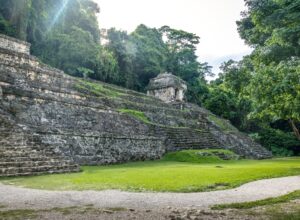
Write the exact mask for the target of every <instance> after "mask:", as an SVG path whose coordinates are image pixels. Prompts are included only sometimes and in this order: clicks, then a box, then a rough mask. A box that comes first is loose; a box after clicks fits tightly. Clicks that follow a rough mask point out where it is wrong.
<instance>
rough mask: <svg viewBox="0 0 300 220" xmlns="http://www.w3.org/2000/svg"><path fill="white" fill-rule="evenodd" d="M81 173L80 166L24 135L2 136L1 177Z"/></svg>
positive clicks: (0, 154)
mask: <svg viewBox="0 0 300 220" xmlns="http://www.w3.org/2000/svg"><path fill="white" fill-rule="evenodd" d="M76 171H79V166H78V165H77V164H75V163H74V162H73V161H72V160H70V159H67V158H65V157H64V156H62V155H61V154H60V153H58V152H55V149H54V148H53V147H50V146H45V145H44V144H43V145H40V144H39V141H38V139H37V138H36V137H35V136H34V135H31V136H28V135H26V134H24V133H13V134H11V133H1V134H0V176H4V177H8V176H27V175H39V174H46V173H65V172H76Z"/></svg>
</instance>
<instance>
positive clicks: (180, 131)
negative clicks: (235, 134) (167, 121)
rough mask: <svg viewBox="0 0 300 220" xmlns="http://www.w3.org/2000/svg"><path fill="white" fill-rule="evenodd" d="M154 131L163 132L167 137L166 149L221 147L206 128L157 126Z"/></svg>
mask: <svg viewBox="0 0 300 220" xmlns="http://www.w3.org/2000/svg"><path fill="white" fill-rule="evenodd" d="M156 133H157V134H163V135H164V136H166V137H167V139H166V143H167V149H168V151H177V150H184V149H203V148H218V147H221V145H220V144H219V143H218V142H217V141H216V140H215V139H214V138H213V137H212V135H211V134H210V133H209V131H207V130H195V129H191V128H179V127H178V128H176V127H159V128H157V129H156Z"/></svg>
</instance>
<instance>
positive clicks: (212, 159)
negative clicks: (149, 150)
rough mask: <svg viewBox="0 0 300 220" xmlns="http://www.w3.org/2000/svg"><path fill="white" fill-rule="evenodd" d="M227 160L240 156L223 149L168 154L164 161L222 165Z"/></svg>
mask: <svg viewBox="0 0 300 220" xmlns="http://www.w3.org/2000/svg"><path fill="white" fill-rule="evenodd" d="M225 158H226V161H227V160H236V159H238V155H236V154H235V153H233V152H231V151H229V150H223V149H206V150H184V151H177V152H171V153H167V154H166V155H165V156H164V158H163V160H166V161H178V162H189V163H222V162H225V160H224V159H225Z"/></svg>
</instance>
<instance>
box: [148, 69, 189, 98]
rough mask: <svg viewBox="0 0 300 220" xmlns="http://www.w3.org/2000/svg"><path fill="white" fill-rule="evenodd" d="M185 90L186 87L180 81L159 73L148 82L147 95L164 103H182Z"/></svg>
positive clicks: (175, 77) (167, 74)
mask: <svg viewBox="0 0 300 220" xmlns="http://www.w3.org/2000/svg"><path fill="white" fill-rule="evenodd" d="M186 90H187V85H186V83H185V82H184V81H183V80H182V79H180V78H179V77H177V76H174V75H173V74H171V73H161V74H159V75H158V76H157V77H155V78H153V79H151V80H150V83H149V85H148V87H147V95H150V96H154V97H157V98H159V99H160V100H162V101H164V102H174V101H183V100H184V93H185V92H186Z"/></svg>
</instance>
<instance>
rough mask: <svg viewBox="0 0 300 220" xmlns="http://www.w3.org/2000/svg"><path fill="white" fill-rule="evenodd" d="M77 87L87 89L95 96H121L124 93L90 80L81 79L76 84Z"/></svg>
mask: <svg viewBox="0 0 300 220" xmlns="http://www.w3.org/2000/svg"><path fill="white" fill-rule="evenodd" d="M75 87H76V88H77V89H80V90H87V91H88V92H89V93H91V94H93V95H95V96H100V97H101V96H107V97H113V98H114V97H120V96H122V93H120V92H117V91H115V90H113V89H108V88H105V87H104V86H103V85H101V84H100V83H94V82H89V81H86V80H79V83H77V84H76V85H75Z"/></svg>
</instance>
